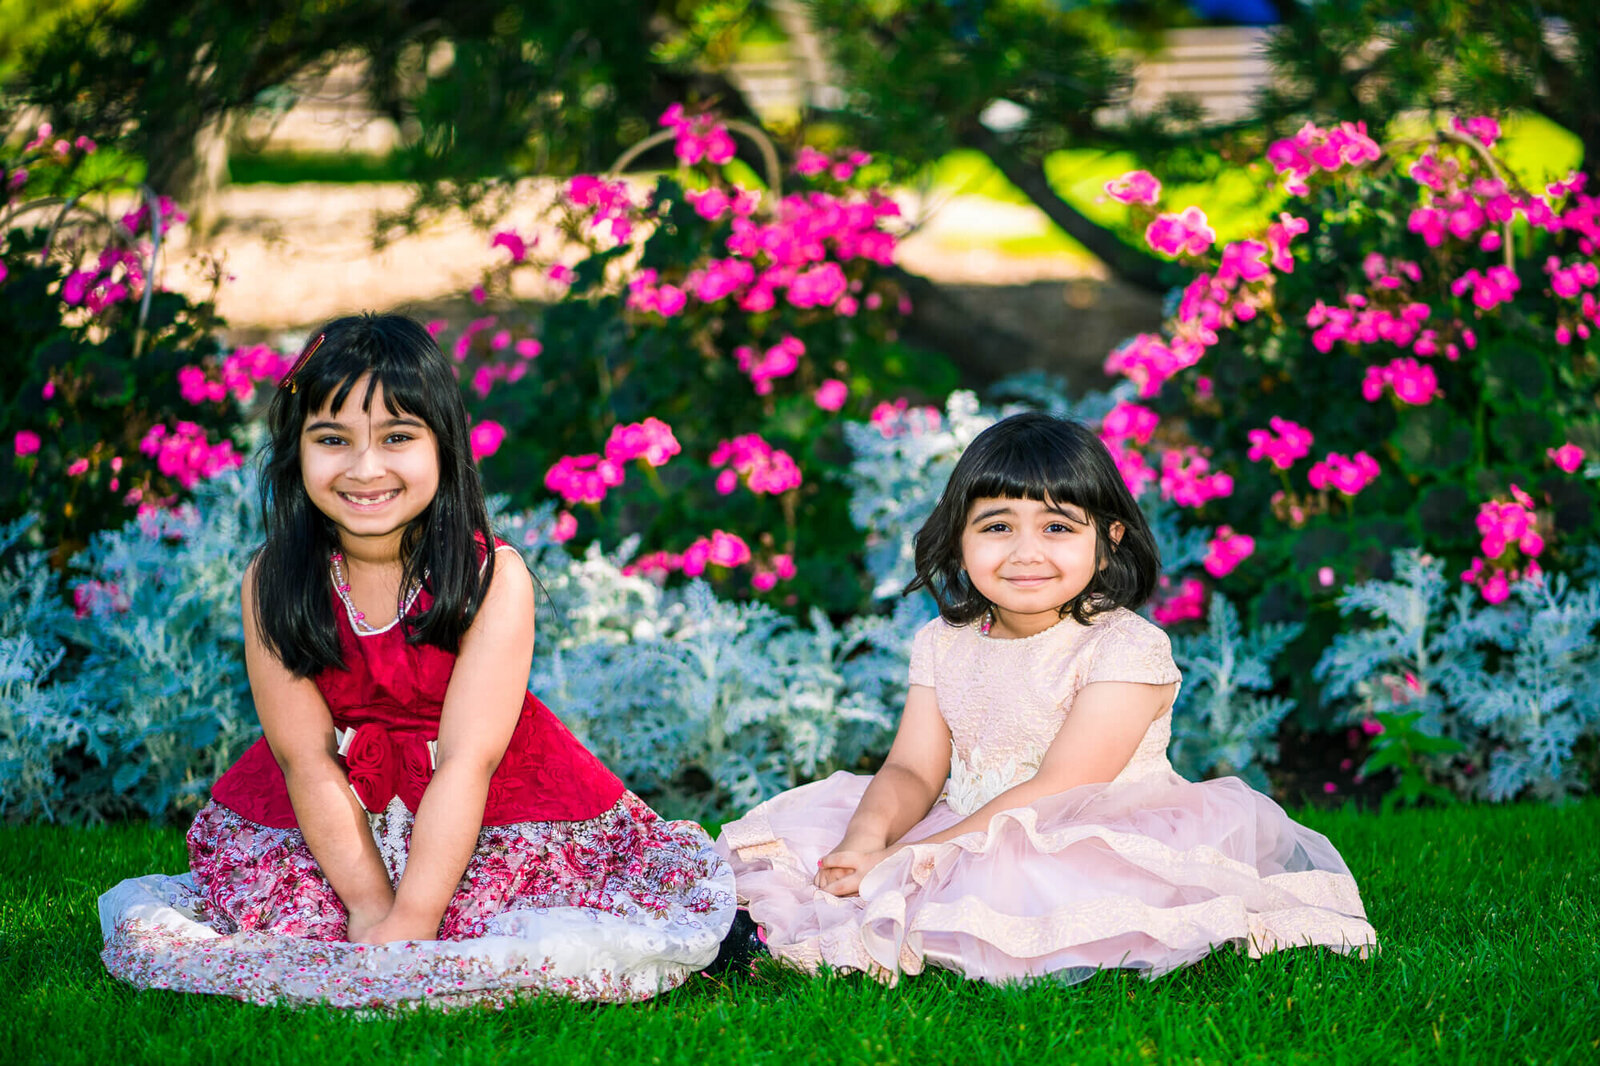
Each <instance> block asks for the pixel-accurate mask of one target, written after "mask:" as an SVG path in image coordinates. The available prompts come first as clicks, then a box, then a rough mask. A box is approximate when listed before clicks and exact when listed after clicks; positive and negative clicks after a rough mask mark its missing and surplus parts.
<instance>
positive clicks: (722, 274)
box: [683, 258, 756, 304]
mask: <svg viewBox="0 0 1600 1066" xmlns="http://www.w3.org/2000/svg"><path fill="white" fill-rule="evenodd" d="M755 280H756V268H755V267H753V266H751V265H750V264H749V263H748V262H746V261H745V260H743V259H732V258H729V259H713V260H711V261H709V262H708V263H706V265H705V266H703V267H697V268H696V269H694V270H691V271H689V273H688V275H687V276H686V277H685V278H684V279H683V287H684V288H685V289H687V290H688V291H689V292H691V293H693V294H694V298H695V299H697V300H699V301H700V302H701V303H706V304H714V303H716V302H717V301H718V300H725V299H727V298H728V297H729V296H734V295H736V294H738V293H740V292H742V291H744V290H745V289H746V288H748V287H749V286H750V284H751V283H752V282H754V281H755Z"/></svg>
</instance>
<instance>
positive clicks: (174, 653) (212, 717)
mask: <svg viewBox="0 0 1600 1066" xmlns="http://www.w3.org/2000/svg"><path fill="white" fill-rule="evenodd" d="M260 542H261V527H260V522H259V513H258V509H257V507H256V482H255V477H254V475H253V474H252V473H250V472H249V471H233V472H229V473H225V474H223V475H221V476H219V477H217V478H214V479H212V480H210V481H208V482H206V483H204V484H203V485H202V486H200V487H199V488H198V489H197V491H196V495H195V500H194V503H193V504H192V505H190V506H186V507H184V508H182V509H180V510H177V511H163V512H155V513H153V514H150V515H147V516H145V518H144V519H143V520H142V521H135V522H131V523H129V524H128V525H126V526H124V527H123V528H122V529H120V530H116V531H114V532H109V533H103V534H100V535H98V536H97V537H96V538H95V540H94V541H93V542H92V543H91V544H90V546H89V548H88V549H87V550H86V551H85V552H83V553H82V555H81V556H80V557H79V558H78V559H76V560H74V563H75V566H76V567H78V568H79V569H81V571H82V572H83V573H84V574H85V575H87V576H88V577H89V578H90V579H93V580H99V581H102V582H114V583H115V585H116V587H117V589H118V590H119V593H120V595H119V596H118V597H117V598H116V599H115V600H114V601H113V600H111V599H110V598H108V597H96V598H93V599H91V600H90V602H89V608H88V613H87V615H86V616H85V617H84V618H82V619H80V620H79V621H78V624H77V625H76V627H75V632H74V634H73V638H74V641H75V643H77V644H78V645H79V646H80V647H81V648H83V649H84V651H85V653H86V654H85V659H84V662H83V667H82V669H83V673H84V674H86V675H88V676H89V677H91V678H92V679H93V693H94V702H95V704H96V707H97V709H98V710H99V711H100V712H101V713H103V714H104V715H105V716H106V717H107V719H109V721H110V722H111V723H112V725H111V728H109V729H107V730H105V731H104V732H102V733H99V734H97V735H92V736H91V737H90V738H89V744H88V749H87V750H88V754H89V755H90V756H91V757H92V759H93V761H94V763H97V764H99V765H98V766H86V767H85V776H84V778H83V779H82V780H81V781H80V785H81V786H83V787H85V788H87V789H90V790H92V791H93V792H94V793H96V794H99V795H108V796H117V797H122V798H126V799H127V800H129V801H131V802H132V803H134V804H135V805H137V806H138V808H140V809H141V810H143V811H144V812H145V813H146V814H148V815H150V816H151V817H158V816H160V815H162V814H164V813H166V812H168V811H169V810H177V811H189V810H194V809H196V808H198V807H199V806H200V805H201V804H202V803H204V802H205V799H206V797H207V795H208V794H209V791H210V787H211V785H212V783H213V782H214V781H215V780H216V779H217V777H218V776H219V775H220V774H221V773H222V771H223V770H225V769H227V767H228V766H229V765H230V764H231V763H232V762H233V760H234V759H235V758H237V757H238V756H239V755H240V754H241V753H242V752H243V750H244V749H245V748H246V747H247V746H248V745H249V744H250V743H251V742H252V741H254V739H255V738H256V736H258V735H259V728H258V726H257V721H256V716H255V709H254V704H253V703H252V701H251V699H250V684H249V679H248V678H247V677H246V676H245V669H244V643H243V638H244V629H243V625H242V623H241V620H240V614H239V582H240V578H241V576H242V575H243V574H244V570H245V566H246V564H247V563H248V562H249V556H250V553H251V551H252V550H253V549H254V548H255V547H256V546H257V545H258V544H260Z"/></svg>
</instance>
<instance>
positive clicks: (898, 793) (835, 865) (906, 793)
mask: <svg viewBox="0 0 1600 1066" xmlns="http://www.w3.org/2000/svg"><path fill="white" fill-rule="evenodd" d="M949 776H950V727H949V726H947V725H945V722H944V717H943V716H942V715H941V714H940V713H939V704H938V702H937V700H936V699H935V698H934V693H933V689H931V688H929V687H928V686H926V685H912V686H911V688H910V691H909V692H908V693H907V694H906V708H905V711H904V713H903V714H901V716H900V728H899V730H898V731H897V732H896V733H895V738H894V744H893V745H892V746H891V747H890V748H889V755H888V757H887V758H886V759H885V760H884V762H883V767H882V768H881V769H879V771H878V772H877V773H876V774H873V775H872V781H871V783H870V784H868V785H867V790H866V792H865V793H863V794H862V796H861V802H860V803H859V804H857V805H856V812H855V814H853V815H851V817H850V823H849V825H848V826H847V827H846V828H845V833H844V839H842V840H840V841H839V843H838V845H836V846H835V847H834V849H833V851H831V852H830V853H828V854H827V855H825V856H823V859H822V865H821V869H819V870H818V872H817V878H816V883H817V885H818V886H819V887H824V888H825V887H827V886H828V885H830V884H832V883H833V882H835V881H838V880H840V879H841V878H844V877H847V876H849V874H850V873H851V872H852V871H853V870H854V869H856V865H857V861H858V858H857V857H858V856H860V855H862V854H864V853H871V852H876V851H878V850H881V849H882V848H884V847H887V846H888V845H889V844H890V843H891V842H892V841H897V840H899V839H900V838H901V837H902V836H904V835H905V833H906V831H907V830H909V829H910V828H911V827H912V826H914V825H916V824H917V823H918V822H919V821H921V820H922V819H923V817H924V816H926V815H927V813H928V811H929V810H931V809H932V808H933V805H934V803H935V802H937V801H938V799H939V794H940V793H941V792H943V791H944V783H945V779H946V778H948V777H949Z"/></svg>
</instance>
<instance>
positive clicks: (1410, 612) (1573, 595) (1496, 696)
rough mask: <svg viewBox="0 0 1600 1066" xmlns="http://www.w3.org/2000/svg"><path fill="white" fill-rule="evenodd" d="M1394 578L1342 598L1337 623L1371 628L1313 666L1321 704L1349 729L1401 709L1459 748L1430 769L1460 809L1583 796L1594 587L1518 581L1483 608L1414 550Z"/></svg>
mask: <svg viewBox="0 0 1600 1066" xmlns="http://www.w3.org/2000/svg"><path fill="white" fill-rule="evenodd" d="M1394 570H1395V575H1396V577H1395V580H1393V581H1369V582H1366V583H1364V584H1362V585H1357V586H1354V587H1353V588H1351V589H1349V590H1347V591H1346V593H1345V594H1344V595H1343V596H1341V597H1340V599H1339V607H1340V611H1341V613H1342V614H1344V615H1345V616H1346V617H1352V616H1366V617H1368V618H1370V619H1371V621H1372V622H1373V623H1375V624H1372V625H1369V626H1365V627H1361V628H1354V629H1348V630H1346V631H1345V632H1342V633H1340V634H1339V635H1338V636H1336V637H1335V638H1334V640H1333V643H1332V644H1331V645H1330V646H1329V647H1328V649H1327V651H1326V652H1324V653H1323V656H1322V658H1321V660H1320V661H1319V662H1318V663H1317V667H1316V670H1315V676H1316V677H1317V678H1318V679H1319V680H1322V681H1323V682H1324V696H1325V697H1326V698H1328V699H1339V700H1344V701H1345V702H1346V704H1347V707H1348V712H1347V713H1348V716H1349V717H1363V716H1369V715H1373V714H1377V713H1381V712H1387V711H1393V710H1397V709H1398V710H1402V711H1404V712H1405V713H1406V714H1407V715H1408V716H1415V718H1416V721H1417V727H1418V729H1419V730H1421V731H1423V732H1425V733H1428V734H1431V735H1436V736H1443V737H1448V738H1451V739H1453V740H1455V741H1457V742H1459V743H1460V744H1461V745H1463V747H1464V749H1465V751H1464V753H1462V754H1459V755H1455V756H1449V757H1446V756H1437V757H1435V759H1434V763H1435V764H1434V765H1433V766H1432V767H1430V769H1431V770H1432V771H1433V772H1434V773H1435V774H1436V775H1438V776H1441V777H1446V778H1449V779H1451V780H1452V781H1453V783H1454V785H1455V787H1456V788H1457V790H1458V791H1461V792H1463V793H1465V794H1467V795H1469V796H1478V797H1482V798H1486V799H1489V800H1492V801H1495V802H1499V801H1503V800H1507V799H1512V798H1515V797H1517V796H1519V795H1522V794H1524V793H1528V794H1532V795H1534V796H1538V797H1540V798H1543V799H1559V798H1562V797H1564V796H1567V795H1569V794H1571V793H1573V792H1578V791H1582V790H1583V789H1584V787H1585V783H1584V781H1583V779H1582V776H1581V775H1580V774H1579V773H1578V772H1577V767H1575V766H1574V764H1573V752H1574V748H1575V747H1576V745H1577V744H1578V742H1579V741H1580V740H1581V739H1582V738H1585V737H1595V736H1597V735H1600V651H1597V649H1596V646H1595V642H1594V638H1595V631H1596V627H1597V626H1600V584H1596V583H1591V584H1588V585H1585V586H1578V585H1575V584H1573V583H1571V582H1569V581H1568V580H1567V579H1566V578H1564V577H1562V576H1559V575H1558V576H1555V577H1551V578H1547V579H1545V580H1543V581H1538V582H1531V581H1523V582H1519V583H1518V584H1517V585H1516V586H1514V588H1515V595H1514V596H1513V597H1512V598H1511V599H1509V600H1507V601H1506V602H1504V603H1502V604H1498V605H1491V604H1488V603H1485V602H1483V600H1482V598H1481V597H1480V596H1479V595H1478V594H1477V593H1476V592H1475V591H1473V590H1472V589H1470V588H1467V587H1465V586H1459V587H1458V588H1457V589H1456V591H1455V593H1454V595H1451V594H1450V593H1449V591H1448V582H1447V579H1446V577H1445V574H1444V564H1443V562H1442V561H1441V560H1439V559H1435V558H1432V557H1429V556H1427V555H1424V554H1422V553H1420V552H1417V551H1415V550H1406V551H1401V552H1397V553H1395V556H1394Z"/></svg>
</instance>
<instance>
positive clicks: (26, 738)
mask: <svg viewBox="0 0 1600 1066" xmlns="http://www.w3.org/2000/svg"><path fill="white" fill-rule="evenodd" d="M28 525H29V521H28V520H27V519H22V520H19V521H16V522H10V523H6V524H4V525H0V816H4V817H5V818H7V819H12V818H38V819H44V820H48V821H55V820H57V819H59V818H63V817H68V816H70V815H71V813H73V801H72V800H70V799H69V798H68V797H67V795H66V785H65V782H64V781H63V780H62V779H61V778H60V777H59V776H58V774H57V766H58V764H59V762H60V761H61V759H62V758H63V757H64V755H65V754H66V753H67V752H68V751H71V750H73V749H74V748H76V747H79V746H81V745H82V744H83V743H84V740H85V738H86V736H87V735H88V734H89V733H90V732H91V731H97V730H99V729H102V728H104V721H103V715H101V714H100V713H99V711H98V709H97V708H96V707H95V706H94V705H93V703H92V701H91V699H90V693H91V689H90V685H89V679H88V678H86V677H83V676H81V675H79V674H77V673H75V672H74V671H73V669H72V667H71V665H70V664H67V663H65V661H64V660H65V659H66V656H67V651H68V648H67V644H66V639H65V637H66V633H67V631H68V629H69V628H70V627H71V625H72V612H71V611H70V610H68V609H67V607H66V605H65V601H64V600H63V598H62V595H61V582H60V578H59V576H58V575H57V573H56V571H55V570H53V569H52V568H51V566H50V563H49V560H48V559H47V557H46V555H45V553H44V552H40V551H17V550H16V549H17V547H18V542H19V541H20V540H21V538H22V536H23V534H24V532H25V531H26V529H27V527H28Z"/></svg>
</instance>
